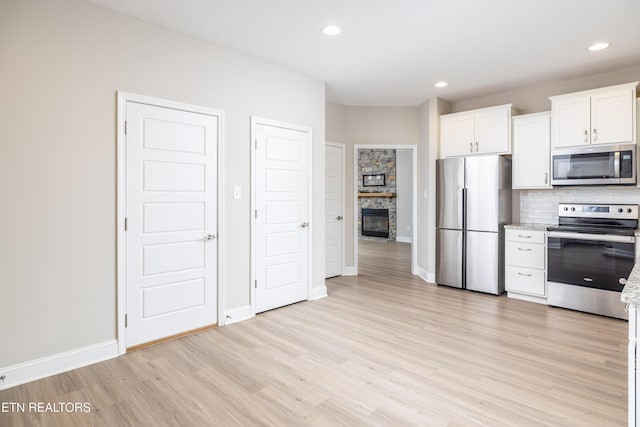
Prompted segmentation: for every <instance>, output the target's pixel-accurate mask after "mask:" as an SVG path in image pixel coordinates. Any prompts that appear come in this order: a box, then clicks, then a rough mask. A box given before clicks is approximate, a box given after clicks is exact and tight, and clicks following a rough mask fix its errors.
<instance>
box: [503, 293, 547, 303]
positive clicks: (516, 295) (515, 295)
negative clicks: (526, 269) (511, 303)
mask: <svg viewBox="0 0 640 427" xmlns="http://www.w3.org/2000/svg"><path fill="white" fill-rule="evenodd" d="M507 297H508V298H513V299H519V300H522V301H528V302H537V303H538V304H547V298H546V297H537V296H534V295H526V294H519V293H517V292H507Z"/></svg>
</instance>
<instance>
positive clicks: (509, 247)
mask: <svg viewBox="0 0 640 427" xmlns="http://www.w3.org/2000/svg"><path fill="white" fill-rule="evenodd" d="M544 248H545V245H539V244H531V243H519V242H507V243H506V254H505V262H506V265H508V266H513V267H528V268H539V269H542V270H544V268H545V259H544V258H545V256H544Z"/></svg>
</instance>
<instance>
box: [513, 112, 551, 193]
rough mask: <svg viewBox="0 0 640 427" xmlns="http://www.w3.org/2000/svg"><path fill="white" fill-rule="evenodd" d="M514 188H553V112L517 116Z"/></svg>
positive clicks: (514, 127) (514, 144)
mask: <svg viewBox="0 0 640 427" xmlns="http://www.w3.org/2000/svg"><path fill="white" fill-rule="evenodd" d="M512 127H513V166H512V168H513V169H512V170H513V180H512V187H513V188H518V189H519V188H551V174H550V173H549V164H550V160H549V159H550V152H551V113H550V112H545V113H537V114H526V115H523V116H515V117H514V118H513V121H512Z"/></svg>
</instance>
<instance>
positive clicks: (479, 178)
mask: <svg viewBox="0 0 640 427" xmlns="http://www.w3.org/2000/svg"><path fill="white" fill-rule="evenodd" d="M465 187H466V195H467V197H466V229H467V230H474V231H493V232H497V231H498V224H499V223H500V212H499V211H498V207H499V206H498V205H499V199H498V198H499V188H500V156H473V157H467V158H466V159H465Z"/></svg>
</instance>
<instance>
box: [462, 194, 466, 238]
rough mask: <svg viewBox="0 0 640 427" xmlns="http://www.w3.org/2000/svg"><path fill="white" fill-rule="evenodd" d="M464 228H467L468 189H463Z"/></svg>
mask: <svg viewBox="0 0 640 427" xmlns="http://www.w3.org/2000/svg"><path fill="white" fill-rule="evenodd" d="M462 229H463V230H466V229H467V189H466V188H463V189H462Z"/></svg>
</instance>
